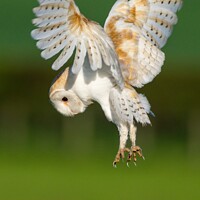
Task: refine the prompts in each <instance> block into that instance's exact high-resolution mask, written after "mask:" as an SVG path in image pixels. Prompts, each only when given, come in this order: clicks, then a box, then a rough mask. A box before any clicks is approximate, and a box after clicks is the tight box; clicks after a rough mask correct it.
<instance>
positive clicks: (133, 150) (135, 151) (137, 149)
mask: <svg viewBox="0 0 200 200" xmlns="http://www.w3.org/2000/svg"><path fill="white" fill-rule="evenodd" d="M137 155H139V157H141V158H143V160H145V157H144V156H143V154H142V149H141V148H140V147H139V146H134V147H131V151H130V152H129V155H128V159H127V162H130V161H131V159H132V158H133V163H134V165H135V166H137Z"/></svg>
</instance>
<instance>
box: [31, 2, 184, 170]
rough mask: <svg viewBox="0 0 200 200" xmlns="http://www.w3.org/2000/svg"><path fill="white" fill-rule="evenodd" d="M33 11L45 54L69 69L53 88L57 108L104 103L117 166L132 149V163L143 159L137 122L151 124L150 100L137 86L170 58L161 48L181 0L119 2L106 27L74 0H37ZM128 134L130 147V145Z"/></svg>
mask: <svg viewBox="0 0 200 200" xmlns="http://www.w3.org/2000/svg"><path fill="white" fill-rule="evenodd" d="M38 1H39V6H38V7H36V8H34V9H33V12H34V13H35V15H36V18H35V19H33V24H34V25H35V26H37V29H35V30H33V31H32V32H31V35H32V37H33V38H34V39H35V40H38V42H37V47H38V48H39V49H41V50H42V53H41V56H42V57H43V58H44V59H49V58H51V57H53V56H55V55H56V54H59V56H58V57H57V58H56V59H55V62H54V63H53V65H52V68H53V69H54V70H58V69H60V68H61V67H62V66H64V65H66V62H67V61H68V60H69V58H70V57H72V56H73V53H74V52H75V53H74V61H73V64H72V66H70V67H67V68H66V69H65V70H64V71H62V72H61V73H60V74H59V75H58V76H57V77H56V79H55V81H54V82H53V84H52V85H51V87H50V91H49V97H50V100H51V102H52V104H53V106H54V107H55V108H56V109H57V111H59V112H60V113H61V114H63V115H65V116H74V115H76V114H78V113H82V112H84V111H85V109H86V108H87V107H88V106H89V105H90V104H91V103H92V102H97V103H99V104H100V106H101V108H102V110H103V111H104V113H105V116H106V118H107V119H108V120H109V121H111V122H113V123H114V124H116V126H117V128H118V131H119V149H118V152H117V154H116V156H115V159H114V162H113V165H114V166H116V165H117V163H118V162H120V160H121V159H123V158H124V157H125V153H127V163H128V162H129V161H131V160H133V162H134V163H136V160H137V156H139V157H142V158H144V157H143V154H142V149H141V148H140V147H139V146H137V145H136V129H137V128H136V125H135V124H136V122H138V123H141V124H142V125H146V124H151V122H150V119H149V114H152V112H151V110H150V104H149V102H148V100H147V98H146V97H145V96H144V95H142V94H138V93H137V92H136V90H135V88H141V87H142V86H143V85H145V84H147V83H149V82H151V81H152V80H153V79H154V78H155V76H157V75H158V74H159V73H160V71H161V67H162V65H163V63H164V60H165V55H164V53H163V52H162V51H161V48H162V47H163V46H164V45H165V44H166V42H167V39H168V38H169V36H170V35H171V32H172V28H173V25H175V24H176V23H177V15H176V12H177V11H178V10H179V9H180V8H181V5H182V0H117V1H116V2H115V4H114V5H113V7H112V9H111V11H110V13H109V15H108V17H107V19H106V22H105V25H104V28H102V27H101V26H100V25H99V24H98V23H96V22H94V21H91V20H89V19H87V18H86V17H85V16H84V15H83V14H81V12H80V10H79V8H78V7H77V6H76V4H75V2H74V1H73V0H38ZM128 138H129V139H130V141H131V147H130V148H128V147H127V146H126V143H127V140H128Z"/></svg>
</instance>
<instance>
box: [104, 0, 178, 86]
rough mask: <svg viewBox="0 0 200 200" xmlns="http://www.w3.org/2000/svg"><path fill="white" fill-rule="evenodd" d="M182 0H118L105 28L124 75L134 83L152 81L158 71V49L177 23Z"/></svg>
mask: <svg viewBox="0 0 200 200" xmlns="http://www.w3.org/2000/svg"><path fill="white" fill-rule="evenodd" d="M181 5H182V0H118V1H117V2H116V3H115V4H114V6H113V8H112V9H111V11H110V14H109V16H108V18H107V20H106V23H105V27H104V28H105V31H106V33H107V34H108V35H109V36H110V37H111V38H112V40H113V43H114V45H115V50H116V52H117V54H118V57H119V61H120V64H121V69H122V73H123V77H124V79H125V81H126V82H128V83H129V84H131V85H132V86H135V87H142V86H143V85H144V84H146V83H149V82H151V81H152V80H153V79H154V77H155V76H156V75H158V74H159V73H160V71H161V67H162V65H163V63H164V59H165V55H164V53H163V52H162V51H161V50H160V49H161V48H162V47H163V46H164V45H165V44H166V42H167V40H168V38H169V36H170V35H171V33H172V29H173V25H174V24H176V23H177V16H176V12H177V11H178V10H179V9H180V8H181Z"/></svg>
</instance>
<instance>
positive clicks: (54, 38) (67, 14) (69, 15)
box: [31, 0, 123, 83]
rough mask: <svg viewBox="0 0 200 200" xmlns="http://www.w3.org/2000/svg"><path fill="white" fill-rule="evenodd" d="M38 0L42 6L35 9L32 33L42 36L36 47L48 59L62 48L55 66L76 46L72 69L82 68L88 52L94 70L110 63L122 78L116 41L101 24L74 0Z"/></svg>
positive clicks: (116, 77) (120, 81)
mask: <svg viewBox="0 0 200 200" xmlns="http://www.w3.org/2000/svg"><path fill="white" fill-rule="evenodd" d="M38 1H39V4H40V5H39V7H36V8H34V9H33V12H34V13H35V15H36V17H37V18H36V19H34V20H33V24H35V25H36V26H37V27H38V28H37V29H35V30H33V31H32V32H31V35H32V37H33V38H34V39H36V40H39V41H38V42H37V47H38V48H39V49H41V50H43V51H42V53H41V56H42V57H43V58H45V59H49V58H51V57H53V56H54V55H56V54H58V53H59V52H61V53H60V55H59V57H58V58H57V59H56V60H55V62H54V63H53V65H52V68H53V69H55V70H58V69H59V68H60V67H62V66H63V65H64V64H65V63H66V62H67V61H68V59H69V58H70V57H71V56H72V54H73V52H74V50H75V48H76V52H75V58H74V63H73V66H72V72H73V73H78V72H79V70H80V68H81V67H82V65H83V63H84V60H85V57H86V55H88V58H89V62H90V67H91V69H92V70H94V71H95V70H97V69H100V68H101V67H102V65H103V63H102V62H104V63H105V64H106V65H108V66H110V67H111V72H112V75H113V76H114V77H115V79H117V80H118V82H119V83H122V82H123V79H122V75H121V71H120V67H119V63H118V59H117V55H116V53H115V50H114V46H113V43H112V41H111V40H110V38H109V37H108V36H107V34H106V33H105V32H104V30H103V28H102V27H101V26H100V25H99V24H97V23H95V22H93V21H90V20H89V19H87V18H86V17H84V16H83V15H82V14H81V13H80V11H79V9H78V7H77V6H76V5H75V3H74V1H73V0H38Z"/></svg>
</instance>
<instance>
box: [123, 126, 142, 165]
mask: <svg viewBox="0 0 200 200" xmlns="http://www.w3.org/2000/svg"><path fill="white" fill-rule="evenodd" d="M136 131H137V128H136V127H135V126H134V125H133V124H130V131H129V135H130V140H131V143H132V146H131V150H130V152H129V155H128V159H127V164H128V162H130V161H131V159H132V158H133V162H134V164H135V165H136V161H137V157H136V156H137V154H138V155H139V157H142V158H143V159H144V156H143V154H142V149H141V148H140V147H139V146H136Z"/></svg>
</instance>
